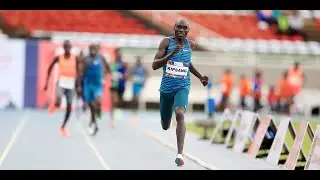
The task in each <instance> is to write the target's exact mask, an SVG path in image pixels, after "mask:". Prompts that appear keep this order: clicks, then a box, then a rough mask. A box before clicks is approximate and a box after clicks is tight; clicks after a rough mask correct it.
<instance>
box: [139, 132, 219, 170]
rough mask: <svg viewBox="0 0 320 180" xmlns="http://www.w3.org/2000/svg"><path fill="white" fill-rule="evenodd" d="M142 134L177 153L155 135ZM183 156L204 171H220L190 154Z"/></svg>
mask: <svg viewBox="0 0 320 180" xmlns="http://www.w3.org/2000/svg"><path fill="white" fill-rule="evenodd" d="M144 134H145V135H147V136H149V137H151V138H153V139H154V140H156V141H158V142H159V143H161V144H162V145H164V146H166V147H168V148H170V149H172V150H174V151H177V148H176V147H175V146H174V145H172V144H170V143H167V142H166V141H165V140H163V139H161V138H160V137H158V136H155V135H153V134H152V133H149V132H144ZM183 156H184V157H186V158H188V159H190V160H191V161H193V162H195V163H196V164H198V165H200V166H202V167H204V168H206V169H209V170H220V169H219V168H217V167H216V166H213V165H211V164H209V163H206V162H204V161H202V160H201V159H199V158H197V157H195V156H193V155H191V154H190V153H187V152H184V153H183Z"/></svg>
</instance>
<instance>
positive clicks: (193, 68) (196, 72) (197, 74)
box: [190, 63, 202, 79]
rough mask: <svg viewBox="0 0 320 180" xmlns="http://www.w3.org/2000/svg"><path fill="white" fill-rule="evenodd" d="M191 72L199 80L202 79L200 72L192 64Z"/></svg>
mask: <svg viewBox="0 0 320 180" xmlns="http://www.w3.org/2000/svg"><path fill="white" fill-rule="evenodd" d="M190 72H191V73H192V74H193V75H195V76H196V77H197V78H199V79H201V78H202V75H201V74H200V73H199V71H198V70H197V69H196V68H195V67H194V66H193V64H192V63H190Z"/></svg>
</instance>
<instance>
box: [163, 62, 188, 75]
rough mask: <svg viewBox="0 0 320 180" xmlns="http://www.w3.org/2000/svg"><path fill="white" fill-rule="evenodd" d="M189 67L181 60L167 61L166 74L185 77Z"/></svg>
mask: <svg viewBox="0 0 320 180" xmlns="http://www.w3.org/2000/svg"><path fill="white" fill-rule="evenodd" d="M188 71H189V67H188V66H185V65H184V63H182V62H174V61H168V63H167V67H166V76H169V77H187V75H188Z"/></svg>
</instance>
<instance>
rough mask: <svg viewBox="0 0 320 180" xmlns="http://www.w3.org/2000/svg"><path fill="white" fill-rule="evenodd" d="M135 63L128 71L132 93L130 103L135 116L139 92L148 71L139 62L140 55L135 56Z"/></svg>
mask: <svg viewBox="0 0 320 180" xmlns="http://www.w3.org/2000/svg"><path fill="white" fill-rule="evenodd" d="M136 58H137V59H136V64H135V66H134V67H133V68H132V69H131V72H130V77H131V79H132V83H133V86H132V94H133V98H132V104H133V105H134V106H135V117H134V118H137V117H136V116H137V110H138V106H139V99H140V95H141V92H142V90H143V87H144V85H145V82H146V79H147V76H148V72H147V70H146V68H145V67H143V65H142V62H141V57H140V56H137V57H136Z"/></svg>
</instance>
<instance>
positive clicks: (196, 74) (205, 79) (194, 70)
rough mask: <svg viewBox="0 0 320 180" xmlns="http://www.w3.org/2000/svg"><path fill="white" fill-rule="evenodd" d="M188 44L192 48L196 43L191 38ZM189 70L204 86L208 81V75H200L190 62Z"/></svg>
mask: <svg viewBox="0 0 320 180" xmlns="http://www.w3.org/2000/svg"><path fill="white" fill-rule="evenodd" d="M190 46H191V49H192V50H195V49H196V43H195V42H194V41H192V40H190ZM190 72H191V73H192V74H193V75H195V76H196V77H197V78H199V79H200V81H201V83H202V84H203V85H204V86H206V85H207V83H208V77H207V76H202V75H201V74H200V72H199V71H198V70H197V69H196V68H195V67H194V65H193V64H192V63H190Z"/></svg>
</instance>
